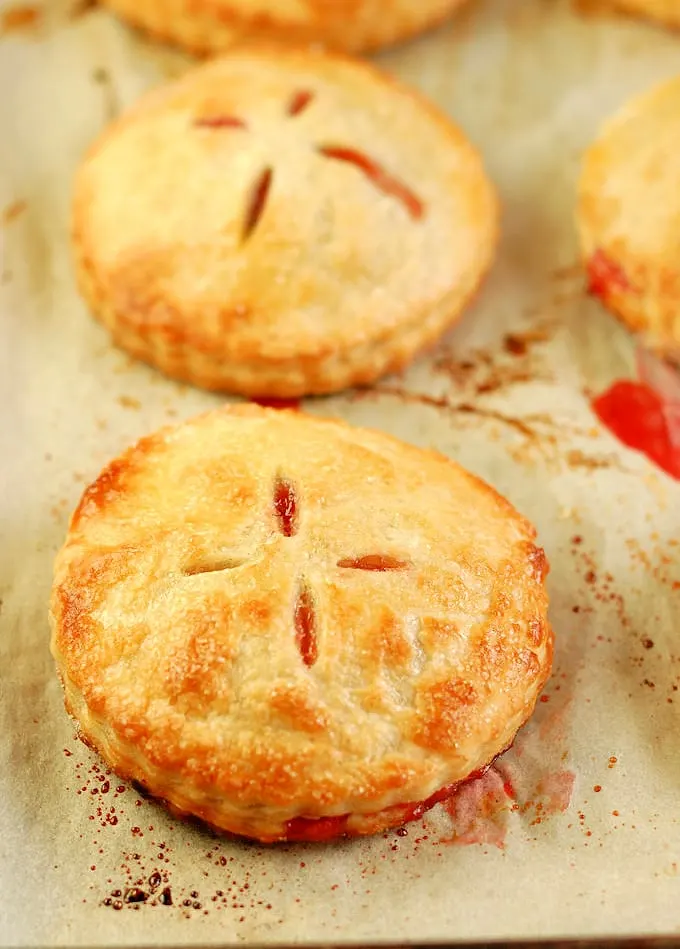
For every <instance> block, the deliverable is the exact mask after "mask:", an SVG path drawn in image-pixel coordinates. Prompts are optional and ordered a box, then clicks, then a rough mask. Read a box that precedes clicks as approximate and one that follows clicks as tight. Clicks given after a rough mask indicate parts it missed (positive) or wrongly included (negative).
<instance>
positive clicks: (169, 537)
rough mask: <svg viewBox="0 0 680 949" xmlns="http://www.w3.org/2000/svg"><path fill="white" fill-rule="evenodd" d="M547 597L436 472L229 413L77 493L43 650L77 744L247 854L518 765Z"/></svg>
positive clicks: (358, 830)
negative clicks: (53, 667)
mask: <svg viewBox="0 0 680 949" xmlns="http://www.w3.org/2000/svg"><path fill="white" fill-rule="evenodd" d="M546 573H547V564H546V561H545V558H544V555H543V552H542V550H540V549H539V548H537V547H536V546H535V544H534V530H533V529H532V527H531V526H530V525H529V524H528V523H527V522H526V521H525V520H524V519H523V518H522V517H520V515H519V514H517V512H516V511H515V510H514V509H513V508H512V507H511V506H510V504H509V503H508V502H507V501H505V500H504V499H503V498H501V497H500V496H499V495H497V494H496V493H495V492H494V491H493V490H492V489H491V488H490V487H488V486H487V485H485V484H484V483H483V482H481V481H479V480H478V479H477V478H475V477H473V476H472V475H470V474H468V473H467V472H465V471H464V470H463V469H461V468H460V467H458V466H457V465H455V464H454V463H452V462H451V461H449V460H448V459H446V458H444V457H443V456H441V455H437V454H435V453H432V452H425V451H422V450H419V449H416V448H413V447H411V446H408V445H405V444H403V443H401V442H399V441H396V440H395V439H393V438H391V437H388V436H387V435H384V434H380V433H378V432H374V431H368V430H362V429H353V428H351V427H349V426H348V425H346V424H344V423H341V422H335V421H322V420H319V419H314V418H312V417H308V416H304V415H302V414H299V413H295V412H285V411H284V412H277V411H276V410H268V409H262V408H259V407H256V406H238V407H226V408H223V409H220V410H217V411H214V412H211V413H208V414H207V415H203V416H201V417H199V418H197V419H194V420H193V421H190V422H188V423H185V424H183V425H180V426H178V427H176V428H169V429H165V430H163V431H161V432H159V433H157V434H156V435H152V436H151V437H149V438H145V439H142V441H140V442H139V443H138V444H137V445H136V446H135V447H134V448H132V449H131V450H130V451H128V452H126V453H125V454H124V455H122V456H121V457H120V458H118V459H117V460H116V461H114V462H113V463H112V464H111V465H109V467H108V468H106V469H105V470H104V472H103V473H102V474H101V475H100V477H99V478H98V479H97V481H95V482H94V484H92V485H91V486H90V487H89V488H88V489H87V490H86V492H85V494H84V496H83V498H82V500H81V502H80V505H79V507H78V509H77V511H76V512H75V514H74V515H73V518H72V520H71V525H70V530H69V533H68V537H67V541H66V544H65V546H64V548H63V549H62V550H61V552H60V553H59V555H58V558H57V562H56V568H55V582H54V588H53V593H52V601H51V623H52V630H53V636H52V650H53V654H54V657H55V659H56V663H57V668H58V672H59V675H60V677H61V680H62V682H63V686H64V690H65V695H66V705H67V708H68V710H69V711H70V712H71V714H72V715H74V716H75V718H76V719H77V720H78V722H79V724H80V728H81V729H82V734H83V736H84V737H85V738H86V739H87V740H88V741H89V742H90V743H91V744H93V745H94V746H95V747H96V748H98V749H99V751H100V752H101V754H102V755H103V756H104V758H105V759H106V760H107V762H108V763H109V764H110V765H111V766H112V767H113V768H114V769H115V770H116V771H118V772H120V773H121V774H123V775H126V776H128V777H129V778H133V779H135V780H137V781H139V782H141V783H142V784H143V785H145V786H146V787H147V788H148V790H149V791H150V792H151V793H152V794H153V795H156V796H158V797H159V798H164V799H166V800H167V801H168V802H169V803H170V804H171V805H172V806H173V808H175V809H177V810H179V811H180V812H183V813H188V814H193V815H196V816H198V817H200V818H202V819H203V820H205V821H207V822H209V823H210V824H212V825H213V826H215V827H217V828H221V829H222V830H226V831H231V832H234V833H236V834H242V835H246V836H249V837H254V838H258V839H260V840H263V841H275V840H285V839H313V840H319V839H325V838H329V837H332V836H337V835H340V834H347V835H357V834H368V833H373V832H375V831H379V830H382V829H384V828H387V827H390V826H396V825H399V824H401V823H403V822H404V821H406V820H409V819H411V818H413V817H415V816H418V815H419V814H421V813H422V812H423V810H424V809H426V808H427V807H428V806H431V805H432V804H433V803H434V802H435V801H436V800H438V799H440V798H442V797H444V796H446V795H447V794H450V793H451V790H452V788H453V787H455V785H456V784H457V783H458V782H461V781H463V780H465V779H466V778H467V777H468V776H470V775H471V774H473V773H475V772H478V771H479V770H480V769H484V768H485V766H486V765H488V764H489V762H490V761H492V760H493V758H494V757H495V756H496V755H498V754H499V753H500V752H502V751H503V750H504V749H505V748H507V747H508V746H509V745H510V744H511V743H512V741H513V739H514V736H515V733H516V732H517V730H518V728H520V726H521V725H522V724H523V723H524V722H525V721H526V720H527V718H528V717H529V716H530V714H531V712H532V710H533V708H534V704H535V702H536V699H537V697H538V695H539V692H540V690H541V688H542V686H543V684H544V682H545V681H546V678H547V676H548V674H549V671H550V665H551V658H552V647H553V637H552V631H551V629H550V626H549V623H548V620H547V617H546V611H547V599H546V593H545V588H544V579H545V574H546Z"/></svg>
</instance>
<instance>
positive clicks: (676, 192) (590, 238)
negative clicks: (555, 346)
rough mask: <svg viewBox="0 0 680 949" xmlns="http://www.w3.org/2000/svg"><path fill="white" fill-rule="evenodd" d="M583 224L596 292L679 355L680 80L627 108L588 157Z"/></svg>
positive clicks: (660, 348) (665, 350) (651, 339)
mask: <svg viewBox="0 0 680 949" xmlns="http://www.w3.org/2000/svg"><path fill="white" fill-rule="evenodd" d="M578 223H579V229H580V235H581V246H582V252H583V257H584V261H585V265H586V267H587V270H588V279H589V286H590V289H591V291H592V292H593V293H594V294H595V295H596V296H598V297H599V298H600V299H601V300H602V301H603V303H604V304H605V305H606V306H607V307H608V308H609V309H610V310H611V311H612V312H613V313H615V314H616V315H617V316H618V317H619V318H620V319H621V320H623V322H624V323H625V324H626V325H627V326H628V327H630V329H632V330H633V331H634V332H637V333H640V334H641V335H642V336H643V338H644V342H645V343H646V344H647V345H649V346H650V348H652V349H654V350H656V351H657V352H660V353H661V354H663V355H665V356H667V357H669V358H672V359H673V360H676V361H677V359H678V354H680V77H677V78H675V79H672V80H670V81H667V82H664V83H663V84H662V85H659V86H656V87H655V88H654V89H652V90H651V91H650V92H647V93H646V94H644V95H642V96H639V97H638V98H635V99H634V100H633V101H632V102H630V103H628V104H627V105H626V106H625V107H624V108H623V109H622V110H621V111H620V112H619V113H618V114H617V115H616V116H615V117H614V118H613V119H611V120H610V121H609V122H608V123H607V124H606V125H605V127H604V129H603V130H602V132H601V134H600V136H599V138H598V139H597V141H596V142H595V143H594V145H592V146H591V148H590V149H589V151H588V152H587V153H586V156H585V160H584V165H583V173H582V177H581V184H580V198H579V207H578Z"/></svg>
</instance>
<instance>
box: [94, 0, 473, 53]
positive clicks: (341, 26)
mask: <svg viewBox="0 0 680 949" xmlns="http://www.w3.org/2000/svg"><path fill="white" fill-rule="evenodd" d="M465 2H466V0H418V2H417V3H412V4H411V8H410V10H409V11H408V12H407V11H406V10H404V9H401V10H400V11H398V12H396V13H395V12H391V11H390V10H389V6H390V4H388V3H383V4H382V5H381V6H382V7H383V8H387V9H382V10H380V11H379V13H378V14H376V15H372V16H371V15H369V16H368V17H366V16H364V17H356V16H351V15H348V14H347V13H345V14H344V15H342V16H339V15H338V14H335V15H333V14H332V13H331V14H330V15H328V14H327V15H326V17H325V18H324V16H317V17H315V19H314V23H313V25H311V26H305V25H304V24H301V25H295V24H293V23H289V24H286V25H283V24H280V23H276V22H275V21H272V20H271V19H270V18H268V17H267V16H266V15H263V16H260V17H259V18H254V19H253V20H252V21H250V22H249V21H247V20H243V19H241V18H240V17H239V16H238V14H237V13H235V12H234V11H229V10H226V9H220V7H222V6H227V5H228V4H221V3H220V2H219V0H217V2H212V3H211V2H209V0H204V2H202V3H196V2H194V3H193V4H192V3H191V2H190V0H104V5H105V6H107V7H108V8H109V9H110V10H113V11H114V12H115V13H117V14H118V15H119V16H120V17H122V18H123V19H124V20H127V21H128V22H129V23H131V24H132V25H133V26H135V27H137V28H138V29H141V30H143V31H144V32H145V33H147V34H149V36H151V37H152V38H153V39H155V40H158V41H160V42H163V43H170V44H172V45H175V46H181V47H182V48H183V49H185V50H187V51H188V52H191V53H194V54H195V55H197V56H210V55H213V54H215V53H219V52H223V51H224V50H227V49H229V48H230V47H232V46H234V45H236V44H237V43H242V42H250V41H253V40H255V41H263V42H270V41H277V40H283V41H285V42H286V43H291V44H294V45H305V44H308V43H323V44H324V45H325V46H328V47H329V48H331V49H336V50H340V51H344V52H350V53H352V52H353V53H367V52H372V51H375V50H378V49H381V48H382V47H384V46H390V45H393V44H396V43H401V42H404V41H405V40H408V39H410V38H412V37H414V36H416V35H417V34H418V33H422V32H423V31H425V30H428V29H432V28H434V27H436V26H438V25H440V24H441V23H442V22H443V21H444V20H445V19H446V18H447V17H448V16H449V15H450V14H451V13H452V12H453V11H454V10H455V9H456V8H457V7H459V6H461V5H462V4H463V3H465ZM328 6H329V7H332V4H329V5H328Z"/></svg>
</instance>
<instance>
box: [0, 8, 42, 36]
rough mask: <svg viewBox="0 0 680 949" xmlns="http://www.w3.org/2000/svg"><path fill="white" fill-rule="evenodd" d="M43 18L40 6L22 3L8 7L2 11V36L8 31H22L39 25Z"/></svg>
mask: <svg viewBox="0 0 680 949" xmlns="http://www.w3.org/2000/svg"><path fill="white" fill-rule="evenodd" d="M41 18H42V10H41V9H40V8H39V7H34V6H29V5H28V4H21V5H17V6H14V7H8V8H7V9H6V10H3V11H2V12H0V36H6V35H7V34H8V33H21V32H25V31H30V30H32V29H33V28H35V27H37V26H38V25H39V23H40V20H41Z"/></svg>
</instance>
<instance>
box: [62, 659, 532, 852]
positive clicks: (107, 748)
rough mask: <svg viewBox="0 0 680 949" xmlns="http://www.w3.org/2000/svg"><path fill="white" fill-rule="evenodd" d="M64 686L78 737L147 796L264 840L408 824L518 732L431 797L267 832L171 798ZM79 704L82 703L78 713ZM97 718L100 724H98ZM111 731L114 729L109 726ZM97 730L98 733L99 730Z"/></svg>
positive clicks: (216, 827) (325, 836)
mask: <svg viewBox="0 0 680 949" xmlns="http://www.w3.org/2000/svg"><path fill="white" fill-rule="evenodd" d="M60 679H61V682H62V686H63V687H64V692H65V703H64V704H65V706H66V710H67V712H68V713H69V715H71V716H72V717H74V718H75V719H76V727H77V730H78V737H79V738H80V739H81V741H82V742H83V743H84V744H85V745H87V746H88V748H92V749H94V750H95V751H98V752H100V753H101V754H102V756H103V757H104V760H105V761H107V763H108V764H110V765H111V767H112V768H113V770H114V771H115V772H116V774H118V775H119V776H120V777H121V778H123V779H125V780H128V781H133V782H134V783H135V784H136V785H137V786H138V787H139V788H140V789H141V790H142V791H143V793H144V795H145V796H149V797H151V798H154V799H155V800H157V801H158V802H159V803H161V804H163V805H164V806H165V808H166V809H167V810H168V811H169V812H170V813H171V814H172V815H173V816H174V817H177V818H179V819H181V820H196V819H198V820H199V821H200V822H201V823H202V824H204V825H206V826H207V827H209V828H210V830H212V831H213V832H215V833H217V834H223V835H224V834H231V835H233V836H237V837H247V838H250V839H255V840H258V841H259V842H260V843H263V844H274V843H293V842H298V843H323V842H326V841H330V840H336V839H339V838H342V837H368V836H371V835H374V834H379V833H383V832H384V831H388V830H392V829H394V828H395V827H402V826H403V825H404V824H408V823H410V822H411V821H415V820H419V819H420V818H421V817H422V816H423V815H424V814H426V813H427V811H429V810H431V809H432V808H433V807H434V806H435V805H436V804H439V803H441V802H443V801H446V800H448V799H449V798H451V797H453V796H455V794H456V793H457V792H458V791H459V790H460V789H461V788H462V787H463V786H464V785H466V784H468V783H469V782H471V781H474V780H476V779H477V778H481V777H483V775H484V774H486V772H487V771H488V770H489V768H490V767H491V766H492V765H493V763H494V762H495V761H496V760H497V759H498V758H500V757H501V755H503V754H505V752H506V751H508V749H509V748H511V747H512V744H513V742H514V737H513V739H512V741H511V742H509V744H508V745H507V747H506V748H504V749H502V750H501V751H499V752H498V753H497V754H495V755H494V756H493V757H492V758H491V760H490V761H488V762H487V763H486V764H484V765H482V766H481V767H479V768H476V769H475V770H474V771H472V772H471V773H470V774H468V775H467V776H466V777H463V778H461V779H459V780H457V781H453V782H450V783H447V784H445V785H444V786H443V787H440V788H438V789H437V790H436V791H434V792H433V793H432V794H430V795H429V796H428V797H427V798H425V799H424V800H421V801H409V802H407V803H404V804H393V805H391V806H389V807H385V808H383V809H382V810H380V811H372V812H369V813H366V814H361V813H347V814H336V815H333V816H330V817H305V816H304V815H302V816H300V817H294V818H292V819H289V820H286V821H284V822H283V823H282V824H281V826H280V828H279V830H278V832H272V833H271V834H263V833H262V831H261V830H259V829H258V830H257V831H255V830H254V829H253V828H252V827H251V826H250V825H249V823H248V821H247V818H246V819H243V820H241V821H240V822H239V820H238V819H237V818H236V817H234V816H232V818H231V820H230V826H226V825H225V823H224V821H223V820H222V818H221V816H220V809H219V804H218V803H217V802H215V803H214V804H213V805H212V806H211V805H210V803H209V802H206V803H205V804H204V805H203V806H197V804H196V801H195V798H192V799H191V800H189V798H188V797H187V798H186V804H185V805H184V806H183V805H182V803H177V802H178V801H181V797H178V796H177V791H176V789H175V792H174V797H175V800H172V801H171V800H169V799H168V798H166V797H164V796H163V793H162V792H159V791H158V790H156V789H154V788H153V787H150V786H149V768H150V765H149V763H148V762H147V763H145V765H144V773H143V775H142V776H140V773H139V758H140V755H139V752H138V751H137V750H136V749H135V748H134V747H133V746H132V745H125V744H121V741H120V738H118V737H116V739H115V750H114V747H113V745H112V742H111V741H110V737H109V740H108V741H107V735H106V732H107V726H105V725H104V724H103V723H102V722H101V721H99V722H97V720H96V719H95V717H94V716H93V715H92V714H91V713H90V712H89V710H88V709H87V706H86V705H85V703H84V702H83V701H82V700H80V701H77V700H76V702H75V704H74V703H73V702H72V701H71V698H70V697H75V696H74V693H73V691H72V690H69V688H68V686H67V684H66V682H65V680H64V678H63V676H61V675H60ZM76 708H77V709H78V711H77V714H76ZM95 722H96V724H95ZM108 731H109V732H110V731H111V729H110V728H108ZM93 732H96V737H95V735H94V734H93Z"/></svg>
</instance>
